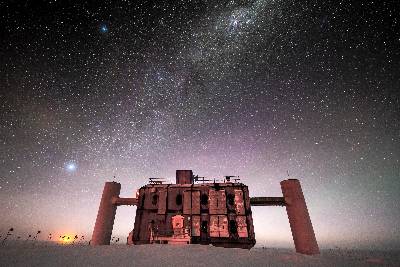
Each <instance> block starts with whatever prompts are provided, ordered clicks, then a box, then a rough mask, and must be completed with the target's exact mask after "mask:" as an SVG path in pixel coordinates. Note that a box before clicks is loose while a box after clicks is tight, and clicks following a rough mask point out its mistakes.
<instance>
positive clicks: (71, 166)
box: [66, 162, 77, 172]
mask: <svg viewBox="0 0 400 267" xmlns="http://www.w3.org/2000/svg"><path fill="white" fill-rule="evenodd" d="M76 168H77V166H76V164H75V163H74V162H70V163H68V164H67V165H66V169H67V171H70V172H73V171H75V170H76Z"/></svg>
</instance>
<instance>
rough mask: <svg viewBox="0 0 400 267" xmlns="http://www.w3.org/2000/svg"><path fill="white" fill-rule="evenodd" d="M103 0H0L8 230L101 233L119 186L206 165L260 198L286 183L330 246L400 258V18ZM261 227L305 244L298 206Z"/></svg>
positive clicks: (247, 5)
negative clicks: (298, 235) (298, 186)
mask: <svg viewBox="0 0 400 267" xmlns="http://www.w3.org/2000/svg"><path fill="white" fill-rule="evenodd" d="M98 2H99V1H93V2H83V1H64V3H61V1H45V2H43V3H41V4H38V3H35V4H34V3H33V2H32V1H11V2H3V1H2V2H0V15H1V16H0V47H1V50H0V63H1V64H0V114H1V117H0V131H1V134H0V214H1V215H0V232H1V233H4V232H6V231H7V230H8V228H9V227H11V226H13V227H14V228H15V231H16V232H17V233H20V234H21V235H22V234H25V233H30V232H34V231H36V230H38V229H39V230H42V231H43V232H46V233H47V232H53V233H60V234H61V233H66V232H70V233H79V234H85V235H87V236H91V233H92V229H93V226H94V222H95V219H96V214H97V209H98V205H99V201H100V196H101V192H102V188H103V185H104V182H105V181H112V180H115V181H118V182H120V183H121V184H122V191H121V196H124V197H132V196H134V193H135V191H136V189H137V188H139V187H140V186H142V185H144V184H146V183H147V181H148V180H147V178H148V177H165V178H167V179H170V180H171V181H174V176H175V170H176V169H192V170H193V171H194V173H195V174H199V175H200V176H206V177H207V178H212V179H213V178H217V179H220V178H222V176H223V175H240V177H241V179H242V182H244V183H245V184H247V185H248V186H249V189H250V193H251V195H252V196H280V195H281V191H280V185H279V182H280V181H281V180H283V179H286V178H287V176H288V173H289V175H290V176H291V177H293V178H298V179H300V181H301V183H302V186H303V191H304V194H305V197H306V201H307V203H308V207H309V211H310V215H311V219H312V222H313V225H314V229H315V232H316V236H317V240H318V241H319V243H320V245H321V246H336V245H342V246H344V245H345V246H355V247H360V248H361V247H379V248H393V247H396V248H399V247H400V230H399V221H400V209H399V206H398V203H400V193H399V192H400V166H399V159H400V121H399V118H400V116H399V114H400V99H399V98H400V92H399V90H400V71H399V69H400V64H399V62H400V34H399V31H398V30H396V28H398V27H399V26H400V25H399V24H400V23H399V20H398V18H396V17H395V15H396V14H399V12H400V8H399V6H398V4H388V3H380V1H377V2H378V3H369V2H365V3H364V4H355V3H352V2H349V1H328V2H323V1H284V0H275V1H272V0H255V1H211V0H210V1H180V2H178V1H159V2H153V1H136V2H135V1H132V2H129V1H107V2H106V3H98ZM394 2H395V1H394ZM114 176H115V178H114ZM134 214H135V208H132V207H120V208H118V211H117V217H116V222H115V225H114V233H113V235H118V236H121V237H122V238H123V240H125V237H126V236H127V233H128V232H129V231H130V230H131V229H132V228H133V220H134ZM253 216H254V224H255V232H256V239H257V242H258V244H259V245H266V246H275V245H283V246H293V244H292V243H293V242H292V240H291V234H290V228H289V223H288V220H287V217H286V212H285V209H284V208H281V207H254V208H253Z"/></svg>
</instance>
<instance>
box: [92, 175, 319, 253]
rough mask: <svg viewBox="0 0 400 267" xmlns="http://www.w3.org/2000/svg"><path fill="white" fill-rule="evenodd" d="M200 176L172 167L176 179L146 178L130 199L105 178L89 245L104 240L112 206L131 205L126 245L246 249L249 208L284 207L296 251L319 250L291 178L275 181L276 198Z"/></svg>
mask: <svg viewBox="0 0 400 267" xmlns="http://www.w3.org/2000/svg"><path fill="white" fill-rule="evenodd" d="M200 178H203V177H200ZM200 178H199V177H198V176H194V175H193V172H192V171H191V170H177V171H176V184H165V183H163V182H162V180H160V179H158V178H150V182H149V184H147V185H145V186H143V187H141V188H140V189H139V190H138V194H137V196H136V198H121V197H120V196H119V194H120V189H121V185H120V184H119V183H116V182H106V183H105V185H104V190H103V194H102V197H101V202H100V207H99V211H98V214H97V219H96V223H95V227H94V230H93V235H92V240H91V245H109V244H110V239H111V233H112V229H113V224H114V218H115V213H116V210H117V206H120V205H136V206H137V209H136V217H135V223H134V229H133V230H132V232H131V233H130V234H129V236H128V238H127V239H128V240H127V243H128V244H134V245H140V244H154V243H159V244H212V245H214V246H222V247H236V248H251V247H253V246H254V245H255V243H256V239H255V234H254V227H253V217H252V211H251V207H252V206H285V207H286V211H287V214H288V218H289V223H290V228H291V231H292V236H293V241H294V245H295V248H296V251H297V252H298V253H302V254H318V253H319V248H318V244H317V241H316V238H315V234H314V230H313V227H312V224H311V220H310V216H309V213H308V210H307V205H306V202H305V199H304V196H303V192H302V190H301V186H300V182H299V181H298V180H297V179H288V180H284V181H281V183H280V184H281V189H282V193H283V196H282V197H250V195H249V189H248V187H247V186H246V185H245V184H243V183H241V182H239V181H238V179H231V178H232V176H226V177H225V179H224V182H215V181H211V180H206V179H204V178H203V179H202V180H201V179H200ZM232 180H233V181H232Z"/></svg>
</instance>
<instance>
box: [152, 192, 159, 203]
mask: <svg viewBox="0 0 400 267" xmlns="http://www.w3.org/2000/svg"><path fill="white" fill-rule="evenodd" d="M157 202H158V195H157V194H155V195H153V198H152V200H151V204H153V205H157Z"/></svg>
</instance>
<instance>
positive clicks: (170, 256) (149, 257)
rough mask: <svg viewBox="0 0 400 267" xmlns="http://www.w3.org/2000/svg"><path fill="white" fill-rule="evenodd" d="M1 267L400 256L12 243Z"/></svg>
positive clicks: (360, 260) (287, 262) (335, 261)
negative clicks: (310, 254)
mask: <svg viewBox="0 0 400 267" xmlns="http://www.w3.org/2000/svg"><path fill="white" fill-rule="evenodd" d="M0 266H57V267H58V266H209V267H211V266H230V267H231V266H400V252H399V251H361V250H360V251H356V250H342V249H331V250H329V249H325V250H322V251H321V254H320V255H314V256H307V255H301V254H297V253H295V252H294V251H293V250H289V249H274V248H253V249H251V250H245V249H232V248H218V247H213V246H202V245H189V246H172V245H141V246H126V245H112V246H99V247H91V246H87V245H86V246H83V245H75V246H72V245H63V246H61V245H54V244H45V243H36V244H32V243H31V244H26V243H25V244H15V243H13V244H12V243H10V244H6V245H3V246H0Z"/></svg>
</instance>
